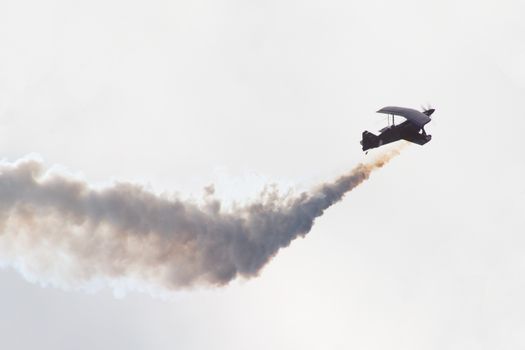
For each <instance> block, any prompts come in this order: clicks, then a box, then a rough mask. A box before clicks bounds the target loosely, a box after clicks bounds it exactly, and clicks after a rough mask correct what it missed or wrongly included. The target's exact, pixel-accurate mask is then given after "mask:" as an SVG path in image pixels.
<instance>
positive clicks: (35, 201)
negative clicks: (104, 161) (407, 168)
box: [0, 149, 399, 291]
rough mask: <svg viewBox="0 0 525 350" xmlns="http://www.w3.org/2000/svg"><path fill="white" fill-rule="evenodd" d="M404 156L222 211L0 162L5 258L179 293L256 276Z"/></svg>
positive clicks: (74, 282) (27, 267)
mask: <svg viewBox="0 0 525 350" xmlns="http://www.w3.org/2000/svg"><path fill="white" fill-rule="evenodd" d="M397 154H399V149H394V150H391V151H389V152H387V153H384V154H383V155H381V156H380V157H378V158H376V159H375V160H373V161H371V162H369V163H363V164H359V165H358V166H356V167H355V168H354V169H353V170H352V171H350V172H349V173H347V174H345V175H343V176H341V177H339V178H337V179H336V180H335V181H333V182H327V183H324V184H321V185H320V186H318V187H316V188H314V189H313V190H311V191H309V192H303V193H298V194H286V195H282V194H280V193H279V192H278V191H277V190H266V191H263V192H262V193H261V195H260V197H259V198H258V199H256V200H255V201H253V202H250V203H249V204H246V205H244V206H234V207H233V208H231V209H224V208H223V207H222V206H221V202H220V201H219V200H217V199H216V198H213V197H209V196H208V197H207V198H206V199H205V202H204V204H197V203H195V202H192V201H184V200H181V199H177V198H169V197H166V196H159V195H155V194H153V193H151V192H148V191H146V190H144V189H143V188H142V187H140V186H137V185H132V184H123V183H117V184H114V185H112V186H111V187H108V188H105V189H94V188H92V187H90V186H89V185H88V184H87V183H85V182H83V181H79V180H76V179H73V178H69V177H67V176H63V175H52V174H49V173H48V172H47V170H46V168H45V167H44V165H43V164H42V163H41V162H40V161H37V160H31V159H22V160H20V161H18V162H15V163H6V162H4V163H1V164H0V264H2V265H3V266H11V267H13V268H15V269H16V270H18V271H19V272H20V273H22V274H23V275H24V276H25V277H26V278H27V279H28V280H30V281H34V282H38V283H41V284H44V285H52V286H56V287H62V288H66V289H71V288H72V289H89V288H92V287H93V286H104V285H105V286H108V285H109V286H110V287H113V288H117V286H120V287H118V288H121V287H122V285H123V284H124V285H126V286H129V285H130V284H131V285H132V288H135V289H137V288H138V289H149V290H151V288H153V289H156V290H164V291H169V290H177V289H184V288H189V287H193V286H202V285H218V286H220V285H225V284H227V283H229V282H230V281H232V280H233V279H235V278H239V277H242V278H250V277H254V276H256V275H257V274H258V273H259V272H260V271H261V269H262V268H263V267H264V266H265V265H266V264H267V263H268V261H269V260H270V259H271V258H272V257H273V256H275V255H276V254H277V252H278V251H279V250H280V249H281V248H284V247H287V246H288V245H289V244H290V242H291V241H293V240H294V239H296V238H297V237H302V236H305V235H306V234H307V233H308V232H309V231H310V230H311V228H312V225H313V224H314V221H315V219H316V218H317V217H319V216H321V215H322V214H323V212H324V211H325V210H326V209H327V208H329V207H330V206H331V205H333V204H334V203H336V202H338V201H340V200H341V199H342V198H343V196H344V195H345V194H346V193H347V192H349V191H351V190H352V189H354V188H355V187H356V186H358V185H359V184H361V183H362V182H363V181H365V180H366V179H368V177H369V176H370V174H371V172H372V171H374V170H376V169H378V168H381V167H382V166H384V165H385V164H386V163H387V162H388V161H389V160H390V159H392V158H393V157H394V156H396V155H397Z"/></svg>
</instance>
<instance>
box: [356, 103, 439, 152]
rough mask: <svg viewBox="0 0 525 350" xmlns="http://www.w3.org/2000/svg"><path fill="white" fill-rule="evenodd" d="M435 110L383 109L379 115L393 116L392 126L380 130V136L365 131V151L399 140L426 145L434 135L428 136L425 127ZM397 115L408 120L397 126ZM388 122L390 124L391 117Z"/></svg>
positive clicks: (362, 142)
mask: <svg viewBox="0 0 525 350" xmlns="http://www.w3.org/2000/svg"><path fill="white" fill-rule="evenodd" d="M434 110H435V109H434V108H429V109H425V110H424V111H423V112H420V111H417V110H415V109H412V108H404V107H384V108H381V109H380V110H378V111H377V113H384V114H390V115H392V125H388V126H386V127H384V128H383V129H381V130H379V132H380V134H379V135H374V134H373V133H371V132H370V131H363V139H362V140H361V145H362V146H363V151H367V150H369V149H370V148H376V147H380V146H382V145H386V144H387V143H391V142H395V141H398V140H407V141H410V142H413V143H417V144H418V145H424V144H425V143H427V142H428V141H430V140H431V139H432V135H427V133H426V132H425V129H424V126H425V124H427V123H428V122H430V120H431V119H430V116H431V115H432V113H434ZM395 115H397V116H400V117H404V118H405V119H406V120H405V121H404V122H402V123H401V124H398V125H395V122H394V116H395ZM388 120H389V122H390V117H389V118H388Z"/></svg>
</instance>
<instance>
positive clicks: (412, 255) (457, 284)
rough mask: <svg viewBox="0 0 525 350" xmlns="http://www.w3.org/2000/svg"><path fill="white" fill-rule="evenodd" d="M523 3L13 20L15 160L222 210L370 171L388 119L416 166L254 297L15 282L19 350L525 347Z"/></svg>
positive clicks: (388, 180) (148, 9)
mask: <svg viewBox="0 0 525 350" xmlns="http://www.w3.org/2000/svg"><path fill="white" fill-rule="evenodd" d="M524 12H525V6H524V5H523V2H522V1H510V0H502V1H486V0H481V1H479V0H478V1H473V0H471V1H462V2H457V1H415V0H411V1H410V0H402V1H395V2H394V1H387V0H372V1H366V2H364V1H354V2H349V1H334V0H324V1H321V0H307V1H291V0H281V1H274V0H269V1H259V2H257V1H246V0H245V1H235V0H222V1H220V0H219V1H217V0H215V1H211V0H196V1H186V2H182V1H148V2H146V1H115V0H105V1H100V0H94V1H90V2H82V1H65V0H62V1H58V0H54V1H53V0H51V1H45V2H43V1H36V0H17V1H15V0H3V1H1V2H0V149H1V150H2V157H5V158H7V159H9V160H15V159H17V158H19V157H21V156H24V155H26V154H28V153H31V152H36V153H38V154H40V155H41V156H42V157H43V158H44V159H45V160H46V162H47V164H50V165H52V164H56V163H58V164H61V165H63V166H65V167H66V168H67V169H69V170H70V171H72V172H75V173H80V174H81V175H82V176H83V177H85V178H86V179H87V180H89V181H91V182H93V183H103V182H107V181H111V180H112V179H121V180H130V181H135V182H139V183H143V184H146V185H147V186H149V187H150V188H152V189H153V190H155V191H172V192H179V193H181V194H183V195H195V196H198V195H199V194H200V193H201V190H202V188H203V187H204V186H206V185H208V184H210V183H212V182H215V183H218V187H219V193H221V194H222V195H223V196H225V197H237V198H239V197H240V198H243V197H244V196H250V195H253V193H255V192H256V191H257V190H258V189H260V188H261V186H262V185H263V183H265V182H266V181H268V182H280V183H284V184H287V185H290V184H292V185H294V186H301V187H307V186H309V185H312V184H315V183H317V182H319V181H323V180H327V179H331V178H334V177H336V176H338V175H340V174H341V173H342V172H343V171H346V170H349V169H351V168H352V167H353V166H354V165H355V164H357V163H358V162H360V161H362V160H364V159H366V157H365V156H364V155H363V154H362V152H361V150H360V146H359V140H360V137H361V132H362V131H363V130H364V129H369V130H371V131H376V130H377V129H380V128H381V127H382V126H383V125H384V123H385V119H384V117H381V116H379V115H376V114H375V113H374V112H375V110H377V109H379V108H380V107H382V106H384V105H391V104H393V105H402V106H412V107H416V108H417V107H419V106H420V105H422V104H426V103H431V104H432V105H433V106H434V107H435V108H436V109H437V110H436V113H435V118H434V120H433V122H432V123H431V124H430V125H429V127H428V128H427V129H428V131H429V132H431V133H432V134H433V139H432V142H430V143H429V144H427V145H425V146H424V147H419V146H412V147H409V148H408V149H407V150H405V151H404V152H403V154H402V155H401V156H400V157H399V158H397V159H395V160H394V161H393V162H392V163H391V164H389V165H388V166H387V167H386V168H385V169H382V170H381V171H379V172H378V173H375V174H374V175H373V177H372V178H371V180H370V181H369V182H368V183H366V184H364V185H363V186H361V187H359V188H358V189H357V190H355V191H354V192H352V193H351V194H349V195H348V197H347V198H346V199H345V200H344V201H343V202H342V203H339V204H338V205H336V206H335V207H333V208H331V209H330V210H328V211H327V212H326V214H325V215H324V216H323V217H321V218H320V219H319V220H317V222H316V225H315V226H314V229H313V230H312V232H311V233H310V234H309V235H308V236H307V237H306V239H304V240H299V241H295V242H293V243H292V245H291V246H290V247H288V248H286V249H284V250H282V251H281V252H280V253H279V255H278V256H277V257H276V258H275V259H274V260H273V261H272V262H271V263H270V264H269V265H268V266H267V267H266V268H265V269H264V270H263V272H262V274H261V276H260V277H258V278H256V279H253V280H249V281H241V282H236V283H234V284H233V285H231V286H229V287H226V288H222V289H211V290H199V291H193V292H184V293H179V294H177V295H176V296H175V298H174V300H172V301H163V300H159V299H154V298H151V297H150V296H149V295H147V294H140V293H131V294H128V295H127V296H126V297H124V298H121V299H116V298H114V297H113V295H112V294H111V291H109V290H105V291H102V292H98V293H95V294H88V293H83V292H65V291H61V290H57V289H52V288H42V287H41V286H38V285H34V284H31V283H28V282H27V281H25V280H24V279H23V278H22V277H20V276H19V275H18V274H16V273H15V272H13V271H12V270H9V269H4V270H0V283H1V286H2V293H1V298H0V310H2V312H1V313H0V336H1V337H0V347H1V348H5V349H35V348H39V349H72V348H74V349H93V348H97V349H210V348H213V349H246V348H250V349H291V348H302V349H321V348H326V349H385V348H389V349H403V350H408V349H422V348H425V349H440V350H441V349H496V348H497V349H517V348H523V347H525V317H524V316H523V315H524V314H525V302H524V301H523V295H525V257H524V255H523V251H524V250H525V238H524V237H523V233H524V232H525V215H524V214H525V212H524V208H525V182H524V181H523V179H524V178H525V157H524V154H523V153H524V152H523V151H524V145H523V136H522V130H523V127H524V126H525V122H524V117H525V116H524V113H523V106H522V103H523V96H524V92H525V63H524V62H525V41H524V40H523V36H524V33H525V22H523V20H522V17H523V13H524Z"/></svg>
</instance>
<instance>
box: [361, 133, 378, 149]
mask: <svg viewBox="0 0 525 350" xmlns="http://www.w3.org/2000/svg"><path fill="white" fill-rule="evenodd" d="M361 146H363V151H366V150H368V149H370V148H376V147H379V137H378V136H377V135H374V134H373V133H371V132H370V131H366V130H365V131H363V139H362V140H361Z"/></svg>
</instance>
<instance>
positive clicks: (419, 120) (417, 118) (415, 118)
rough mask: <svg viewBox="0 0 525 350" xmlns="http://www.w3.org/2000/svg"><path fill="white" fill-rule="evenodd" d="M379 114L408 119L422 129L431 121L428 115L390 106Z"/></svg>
mask: <svg viewBox="0 0 525 350" xmlns="http://www.w3.org/2000/svg"><path fill="white" fill-rule="evenodd" d="M377 113H384V114H393V115H399V116H401V117H404V118H406V119H407V120H408V121H410V122H411V123H413V124H415V125H417V126H418V127H420V128H422V127H423V126H425V124H426V123H428V122H429V121H430V118H429V116H428V115H426V114H423V113H422V112H420V111H418V110H415V109H412V108H404V107H394V106H389V107H383V108H381V109H380V110H378V111H377Z"/></svg>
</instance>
